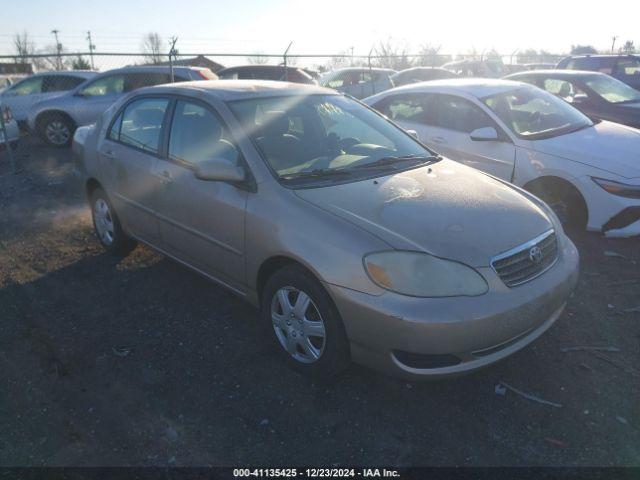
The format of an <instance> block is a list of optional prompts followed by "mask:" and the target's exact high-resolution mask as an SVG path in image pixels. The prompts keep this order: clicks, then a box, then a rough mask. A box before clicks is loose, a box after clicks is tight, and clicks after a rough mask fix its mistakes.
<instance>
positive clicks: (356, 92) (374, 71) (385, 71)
mask: <svg viewBox="0 0 640 480" xmlns="http://www.w3.org/2000/svg"><path fill="white" fill-rule="evenodd" d="M395 73H396V71H395V70H391V69H389V68H362V67H348V68H339V69H337V70H333V71H331V72H329V73H327V74H326V75H324V76H323V77H322V78H321V79H320V82H319V83H320V85H322V86H323V87H328V88H333V89H335V90H338V91H339V92H342V93H346V94H347V95H351V96H352V97H355V98H365V97H368V96H370V95H374V94H376V93H380V92H384V91H385V90H388V89H390V88H393V82H392V81H391V79H390V78H391V76H392V75H394V74H395Z"/></svg>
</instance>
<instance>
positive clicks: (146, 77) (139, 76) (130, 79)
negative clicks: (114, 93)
mask: <svg viewBox="0 0 640 480" xmlns="http://www.w3.org/2000/svg"><path fill="white" fill-rule="evenodd" d="M174 78H175V76H174ZM163 83H171V76H170V74H168V73H153V72H149V73H143V72H139V73H127V74H125V81H124V91H125V92H132V91H134V90H136V89H138V88H143V87H153V86H154V85H162V84H163Z"/></svg>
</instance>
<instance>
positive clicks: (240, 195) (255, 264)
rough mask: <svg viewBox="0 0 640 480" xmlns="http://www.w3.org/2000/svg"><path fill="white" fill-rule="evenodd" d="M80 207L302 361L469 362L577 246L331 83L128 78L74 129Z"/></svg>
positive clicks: (518, 322)
mask: <svg viewBox="0 0 640 480" xmlns="http://www.w3.org/2000/svg"><path fill="white" fill-rule="evenodd" d="M74 150H75V152H76V155H77V157H76V158H77V160H76V161H77V168H78V171H79V172H80V174H81V176H82V177H83V179H84V185H85V188H86V193H87V197H88V199H89V202H90V205H91V210H92V213H93V223H94V226H95V230H96V233H97V236H98V238H99V240H100V242H101V243H102V245H103V246H104V247H105V248H106V249H107V250H109V251H110V252H113V253H115V254H123V253H126V252H128V251H129V250H130V249H131V248H132V247H133V245H134V244H135V242H136V241H139V242H142V243H145V244H147V245H149V246H151V247H153V248H154V249H156V250H158V251H160V252H162V253H163V254H165V255H166V256H168V257H171V258H173V259H174V260H176V261H178V262H180V263H182V264H184V265H186V266H188V267H189V268H192V269H193V270H195V271H197V272H199V273H201V274H202V275H204V276H205V277H207V278H209V279H211V280H213V281H215V282H217V283H218V284H220V285H223V286H225V287H227V288H229V289H231V290H232V291H234V292H235V293H236V294H238V295H239V296H241V297H243V298H245V299H246V300H247V301H249V302H251V303H252V304H254V305H256V306H258V307H259V308H260V312H261V313H260V314H261V317H262V320H263V321H264V322H269V323H270V324H271V325H272V327H273V329H272V331H273V342H274V345H275V348H276V349H277V350H278V351H279V352H280V353H281V354H282V356H283V357H284V358H285V359H286V361H288V362H289V363H290V364H291V365H293V366H295V367H297V368H298V369H300V370H302V371H303V372H306V373H309V374H317V375H331V374H335V373H337V372H339V371H340V370H342V369H343V368H345V367H346V366H347V365H348V364H349V361H350V360H353V361H354V362H358V363H361V364H363V365H367V366H370V367H374V368H377V369H379V370H383V371H387V372H390V373H393V374H396V375H402V376H405V377H408V378H414V379H418V378H434V377H440V376H446V375H453V374H460V373H464V372H469V371H472V370H475V369H477V368H480V367H484V366H486V365H489V364H491V363H493V362H495V361H497V360H500V359H502V358H504V357H506V356H508V355H510V354H512V353H514V352H515V351H517V350H519V349H521V348H523V347H524V346H526V345H527V344H529V343H531V342H532V341H533V340H535V339H536V338H538V337H539V336H540V335H542V334H543V333H544V332H545V331H546V330H547V329H548V328H549V327H550V326H551V325H553V323H554V322H555V321H556V320H557V319H558V317H559V316H560V315H561V313H562V310H563V308H564V306H565V304H566V302H567V298H568V297H569V295H570V293H571V291H572V289H573V288H574V286H575V284H576V279H577V276H578V253H577V251H576V248H575V247H574V245H573V244H572V243H571V241H570V240H569V239H568V238H567V237H566V236H565V234H564V232H563V230H562V227H561V226H560V224H559V222H558V219H557V218H556V217H555V215H554V214H553V212H552V211H551V210H550V209H549V208H548V207H547V206H546V205H545V204H544V203H542V202H541V201H540V200H538V199H537V198H536V197H534V196H532V195H530V194H528V193H527V192H525V191H523V190H520V189H518V188H517V187H514V186H512V185H510V184H508V183H505V182H503V181H501V180H499V179H496V178H493V177H491V176H488V175H486V174H483V173H481V172H479V171H476V170H474V169H471V168H469V167H466V166H464V165H461V164H459V163H456V162H453V161H450V160H447V159H446V158H442V157H441V156H439V155H438V154H437V153H435V152H433V151H431V150H429V149H428V148H427V147H425V146H424V145H422V144H421V143H419V142H418V141H417V140H416V139H414V138H413V137H412V136H411V135H410V134H408V133H407V132H405V131H404V130H402V129H400V128H399V127H397V126H396V125H395V124H393V123H391V122H390V121H389V120H387V119H386V118H385V117H384V116H382V115H380V114H378V113H376V112H374V111H373V110H371V109H369V108H368V107H366V106H364V105H362V104H360V103H358V102H357V101H355V100H352V99H350V98H347V97H345V96H343V95H342V94H339V93H337V92H335V91H333V90H328V89H324V88H320V87H316V86H307V85H300V84H291V83H285V82H263V81H232V80H229V81H227V80H223V81H211V82H191V83H181V84H176V85H169V86H159V87H151V88H143V89H140V90H137V91H135V92H133V93H131V94H130V95H128V96H127V97H126V98H124V99H123V100H122V101H120V102H118V103H117V104H116V105H114V106H113V107H111V108H110V109H109V110H108V111H107V112H106V113H105V114H104V115H103V116H102V118H101V119H100V120H99V121H98V122H97V123H96V124H95V125H92V126H89V127H82V128H80V129H78V131H77V132H76V134H75V137H74Z"/></svg>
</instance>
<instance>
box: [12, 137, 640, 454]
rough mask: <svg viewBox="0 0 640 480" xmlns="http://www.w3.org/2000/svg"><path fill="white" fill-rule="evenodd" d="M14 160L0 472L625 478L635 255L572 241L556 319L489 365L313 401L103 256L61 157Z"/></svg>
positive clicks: (254, 343)
mask: <svg viewBox="0 0 640 480" xmlns="http://www.w3.org/2000/svg"><path fill="white" fill-rule="evenodd" d="M17 153H18V157H19V158H18V160H19V163H20V165H21V166H22V168H23V171H22V172H21V173H19V174H18V175H3V176H2V178H0V322H1V323H0V325H1V327H0V372H1V373H0V425H1V426H2V428H0V465H3V466H15V465H19V466H26V465H28V466H33V465H36V466H38V465H92V466H96V465H100V466H105V465H109V466H116V465H248V464H251V465H255V464H262V465H273V464H278V465H280V466H287V465H316V466H331V465H379V464H393V465H398V466H407V465H536V466H538V465H566V466H585V465H606V466H609V465H612V466H628V465H635V466H640V395H639V394H640V361H639V360H640V312H632V311H627V312H625V310H628V309H631V308H632V307H637V306H640V249H639V248H638V246H639V240H638V239H632V240H609V239H604V238H602V237H601V236H599V235H595V234H587V233H583V234H579V235H578V236H575V238H574V241H575V243H576V244H577V246H578V247H579V250H580V253H581V262H582V263H581V277H580V282H579V285H578V287H577V289H576V292H575V294H574V296H573V297H572V298H571V300H570V302H569V305H568V308H567V310H566V311H565V313H564V315H563V316H562V317H561V318H560V320H559V321H558V322H557V323H556V325H555V326H554V327H553V328H552V329H551V330H550V331H549V332H547V334H545V335H544V336H543V337H542V338H541V339H539V340H538V341H537V342H535V343H534V344H532V345H531V346H529V347H528V348H526V349H524V350H523V351H521V352H519V353H517V354H515V355H513V356H512V357H510V358H508V359H507V360H505V361H503V362H501V363H499V364H497V365H495V366H493V367H490V368H488V369H485V370H483V371H481V372H479V373H476V374H473V375H470V376H466V377H463V378H459V379H455V380H447V381H440V382H434V383H407V382H404V381H400V380H396V379H393V378H388V377H385V376H383V375H381V374H379V373H376V372H372V371H369V370H366V369H364V368H361V367H357V366H354V367H353V368H351V370H350V371H348V372H347V373H346V374H344V375H343V376H341V377H340V378H338V379H337V380H336V381H334V382H332V383H327V384H320V383H314V382H312V381H310V380H308V379H306V378H304V377H302V376H300V375H299V374H297V373H296V372H294V371H292V370H290V369H288V368H287V367H286V366H285V365H284V364H283V363H282V362H281V361H280V359H279V358H278V357H277V356H276V355H274V353H273V351H272V350H271V348H272V346H271V343H270V342H269V341H268V339H267V338H265V335H266V334H267V333H268V329H265V328H264V326H262V325H260V324H259V321H258V317H257V314H256V311H255V310H254V309H253V308H252V307H250V306H248V305H246V304H244V303H243V302H241V301H240V300H238V299H237V298H236V297H235V296H233V295H232V294H231V293H228V292H227V291H225V290H223V289H221V288H219V287H217V286H215V285H213V284H211V283H209V282H207V281H206V280H204V279H202V278H201V277H199V276H197V275H196V274H194V273H191V272H190V271H189V270H187V269H185V268H183V267H181V266H178V265H177V264H175V263H174V262H172V261H170V260H168V259H165V258H163V257H162V256H161V255H159V254H157V253H154V252H153V251H151V250H150V249H148V248H144V247H138V248H137V249H136V250H135V251H134V252H133V253H132V254H131V255H130V256H129V257H127V258H125V259H122V260H118V259H116V258H113V257H111V256H109V255H107V254H105V253H104V252H103V251H102V249H101V247H100V245H99V244H98V242H97V240H96V239H95V238H94V235H93V232H92V228H91V224H90V217H89V211H88V208H87V207H86V206H85V204H84V201H83V198H82V195H81V194H80V189H79V186H78V185H77V181H76V180H75V179H74V177H73V175H72V171H71V164H70V152H69V151H68V150H53V149H47V148H45V147H43V146H41V145H39V144H38V143H36V142H34V141H31V140H29V139H26V140H25V141H24V142H23V145H21V147H20V148H19V150H18V152H17ZM7 170H8V162H7V157H6V152H0V175H2V174H4V173H6V172H7ZM614 255H615V256H614ZM576 346H600V347H609V348H608V349H607V350H606V351H580V350H577V351H572V350H570V351H566V350H563V349H566V348H567V347H576ZM500 382H505V383H506V384H508V385H509V386H512V387H515V388H517V389H519V390H521V391H523V392H525V393H527V394H532V395H535V396H536V397H538V398H541V399H544V400H548V401H551V402H554V403H557V404H560V405H561V407H556V406H551V405H548V404H543V403H539V402H536V401H534V400H530V399H527V398H524V397H522V396H520V395H518V394H517V393H514V392H513V391H510V390H507V391H506V393H505V394H504V395H501V394H499V393H496V385H498V384H499V383H500ZM498 392H501V389H498Z"/></svg>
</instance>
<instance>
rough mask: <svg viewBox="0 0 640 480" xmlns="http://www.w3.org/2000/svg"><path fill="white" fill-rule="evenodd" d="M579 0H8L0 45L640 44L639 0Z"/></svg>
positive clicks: (324, 47) (457, 48)
mask: <svg viewBox="0 0 640 480" xmlns="http://www.w3.org/2000/svg"><path fill="white" fill-rule="evenodd" d="M610 5H611V8H607V7H605V6H604V4H602V3H601V2H598V3H597V4H596V3H594V2H587V1H585V0H583V1H577V0H564V1H558V0H535V1H532V0H531V1H519V2H513V1H498V0H476V1H456V0H450V1H447V2H433V1H428V0H395V1H385V2H373V1H352V0H321V1H314V2H311V1H293V0H269V1H266V0H237V1H219V0H209V1H196V0H181V1H180V0H173V1H162V0H156V1H150V0H139V1H136V0H24V1H10V0H3V2H2V6H1V7H0V12H1V13H0V52H2V53H12V45H11V36H12V35H13V34H14V33H15V32H19V31H22V30H26V31H27V32H29V33H30V35H31V36H32V39H33V40H34V41H35V42H36V45H37V47H38V48H42V47H45V46H46V45H51V44H53V37H52V35H51V34H50V31H51V30H52V29H53V28H57V29H58V30H60V32H61V33H60V39H61V41H62V43H63V44H64V45H65V47H66V48H67V49H69V50H72V51H77V50H86V41H85V40H84V36H85V32H86V31H87V30H91V32H92V35H93V39H94V43H95V44H96V45H97V50H98V51H133V52H137V51H139V50H140V44H141V39H142V36H143V35H144V34H145V33H147V32H151V31H155V32H158V33H159V34H160V35H161V36H162V37H163V39H168V38H169V37H170V36H171V35H177V36H178V37H179V42H178V49H179V50H180V51H181V52H183V53H191V52H196V53H199V52H214V51H225V52H231V51H239V52H247V53H251V52H263V53H265V52H266V53H271V52H274V53H278V52H281V51H283V50H284V49H285V48H286V46H287V44H288V43H289V41H290V40H293V41H294V45H293V47H292V53H334V52H339V51H344V50H348V49H349V48H350V47H354V49H355V52H356V54H357V53H362V54H366V53H367V52H368V51H369V49H370V48H371V46H372V45H373V44H375V43H377V42H378V41H379V40H382V39H386V38H389V37H392V38H393V39H395V40H397V41H399V42H404V43H406V44H407V45H408V46H409V48H410V49H411V50H414V51H415V50H417V49H418V47H419V45H421V44H424V43H430V44H432V45H436V46H437V45H441V46H442V49H441V52H444V53H458V52H461V53H464V52H468V51H470V50H471V49H475V50H476V51H478V52H480V51H482V50H484V49H491V48H496V49H497V50H498V51H500V52H501V53H504V54H509V53H511V52H512V51H514V50H515V49H518V48H520V49H525V48H529V47H534V48H538V49H539V48H544V49H546V50H549V51H551V52H565V51H567V50H568V48H569V46H570V45H571V44H573V43H587V44H592V45H595V46H596V47H597V48H600V49H606V48H610V46H611V37H612V36H613V35H617V36H619V40H618V42H624V41H625V40H633V41H634V42H635V44H636V45H637V46H640V28H638V25H640V21H639V20H638V19H640V1H639V0H631V1H629V0H624V1H620V2H612V3H611V4H610Z"/></svg>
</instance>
